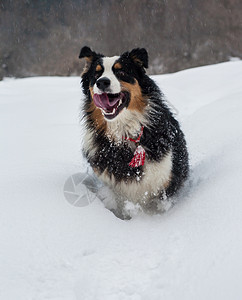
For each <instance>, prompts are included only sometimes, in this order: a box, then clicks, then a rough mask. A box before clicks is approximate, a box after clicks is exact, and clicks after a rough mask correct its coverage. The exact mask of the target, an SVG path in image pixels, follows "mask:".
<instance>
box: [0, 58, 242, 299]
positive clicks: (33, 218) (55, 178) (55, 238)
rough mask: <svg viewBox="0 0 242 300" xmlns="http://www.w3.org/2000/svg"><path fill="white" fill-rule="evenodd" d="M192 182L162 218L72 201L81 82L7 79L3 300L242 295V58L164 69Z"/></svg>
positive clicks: (80, 166)
mask: <svg viewBox="0 0 242 300" xmlns="http://www.w3.org/2000/svg"><path fill="white" fill-rule="evenodd" d="M154 79H155V81H157V82H158V83H159V85H160V87H161V88H162V89H163V91H164V92H165V93H166V95H167V98H168V99H169V101H170V102H171V103H172V104H173V105H174V106H175V107H176V108H177V110H178V111H179V114H178V118H179V119H180V121H181V124H182V128H183V130H184V132H185V134H186V137H187V141H188V146H189V151H190V157H191V170H192V172H191V178H190V181H189V182H188V183H187V185H186V187H185V188H184V190H183V192H182V194H181V195H180V196H179V198H180V199H179V200H180V201H179V203H178V204H177V205H176V206H175V207H174V208H173V209H171V210H170V211H168V212H167V213H166V214H164V215H161V216H144V215H138V216H136V217H135V218H133V219H132V220H130V221H122V220H120V219H117V218H116V217H115V216H114V215H113V214H112V213H111V212H110V211H108V210H107V209H105V208H104V206H103V204H102V203H101V202H100V201H98V200H95V201H94V202H93V203H92V204H90V205H89V206H86V207H81V208H78V207H75V206H71V205H70V204H69V203H68V202H67V201H66V200H65V198H64V195H63V185H64V183H65V181H66V179H67V178H68V177H69V176H70V175H72V174H75V173H77V172H80V171H85V168H86V164H85V162H84V161H83V160H82V157H81V154H80V135H81V134H80V132H81V129H80V126H79V124H78V113H79V104H80V98H81V92H80V88H79V81H80V79H79V78H73V77H72V78H58V77H54V78H53V77H52V78H47V77H42V78H41V77H39V78H27V79H19V80H10V79H6V80H4V81H3V82H0V197H1V198H0V200H1V201H0V299H1V300H3V299H4V300H16V299H18V300H30V299H31V300H32V299H33V300H37V299H38V300H43V299H51V300H61V299H63V300H73V299H78V300H83V299H84V300H85V299H87V300H89V299H93V300H94V299H95V300H96V299H97V300H99V299H100V300H103V299H105V300H116V299H119V300H123V299H124V300H125V299H129V300H131V299H132V300H141V299H142V300H146V299H151V300H160V299H165V300H170V299H172V300H173V299H174V300H175V299H186V300H189V299H191V300H194V299H196V300H197V299H211V300H214V299H215V300H216V299H219V300H223V299H224V300H225V299H226V300H227V299H233V300H239V299H242V285H241V278H242V155H241V153H242V62H241V61H237V62H229V63H223V64H218V65H213V66H208V67H202V68H196V69H191V70H186V71H182V72H179V73H176V74H171V75H163V76H155V77H154Z"/></svg>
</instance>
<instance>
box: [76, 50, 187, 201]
mask: <svg viewBox="0 0 242 300" xmlns="http://www.w3.org/2000/svg"><path fill="white" fill-rule="evenodd" d="M85 56H88V57H89V58H90V57H92V62H91V64H90V67H89V69H88V70H87V71H86V72H85V73H84V74H83V76H82V87H83V92H84V94H85V95H86V100H85V104H84V118H85V121H86V126H87V128H88V129H89V130H91V131H92V132H93V134H94V144H95V146H96V147H97V149H98V150H97V152H96V153H95V155H94V156H90V153H89V151H87V152H86V153H85V156H86V157H87V159H88V161H89V163H90V164H91V166H92V167H93V168H95V169H96V170H98V172H99V173H102V172H103V171H104V170H107V171H108V174H109V175H110V177H111V176H113V177H114V178H115V180H116V181H117V182H120V181H122V180H123V181H125V182H126V183H128V182H131V181H139V182H141V181H142V177H143V176H144V173H143V167H142V166H140V167H137V168H132V167H130V166H129V162H130V161H131V159H132V157H133V149H131V148H130V146H129V143H128V142H127V141H125V140H124V141H122V142H121V143H119V144H117V143H115V142H114V141H111V140H110V139H109V138H108V137H107V136H106V135H105V132H104V131H103V130H101V129H100V130H98V129H97V128H96V127H95V124H94V122H93V121H92V119H91V118H90V114H91V112H90V109H89V108H90V103H91V96H90V90H89V87H90V86H93V85H94V84H95V82H96V80H97V78H99V77H100V76H101V74H102V71H99V73H98V72H96V66H97V65H98V64H100V65H102V57H103V55H101V54H96V53H95V52H93V51H91V49H90V48H88V47H84V48H83V49H82V50H81V53H80V57H85ZM119 62H120V63H121V65H122V69H121V70H115V69H113V72H114V73H115V75H116V77H117V78H118V79H120V80H122V81H126V82H129V83H131V84H132V83H134V82H135V80H137V81H138V83H139V86H140V87H141V90H142V95H143V97H144V98H145V99H149V100H148V101H149V103H148V104H149V105H150V107H151V108H152V109H151V111H150V113H149V114H148V116H147V117H148V120H149V121H148V124H149V126H146V127H145V128H144V132H143V135H142V137H141V140H140V144H141V145H142V146H143V147H144V149H145V151H146V160H147V162H159V161H161V160H162V158H163V157H164V156H165V155H166V154H167V153H168V152H169V151H170V150H172V154H173V155H172V164H173V166H172V178H171V180H170V184H169V186H168V187H167V188H166V194H167V196H171V195H173V194H174V193H175V192H176V191H177V190H178V189H179V187H180V186H181V185H182V183H183V182H184V180H185V179H186V178H187V176H188V173H189V165H188V152H187V147H186V142H185V138H184V134H183V132H182V131H181V129H180V126H179V123H178V122H177V120H176V119H175V118H174V117H173V115H172V113H171V112H170V110H169V109H168V107H167V105H166V104H165V101H164V96H163V94H162V92H161V91H160V89H159V88H158V87H157V85H156V84H155V83H154V81H153V80H152V79H150V78H149V77H148V76H147V75H146V74H145V68H147V67H148V54H147V52H146V50H145V49H134V50H132V51H131V52H125V53H124V54H123V55H121V56H120V58H119Z"/></svg>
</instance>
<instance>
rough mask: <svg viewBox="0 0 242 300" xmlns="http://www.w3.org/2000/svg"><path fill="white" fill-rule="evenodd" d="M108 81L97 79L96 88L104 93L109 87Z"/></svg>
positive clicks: (104, 78) (105, 78)
mask: <svg viewBox="0 0 242 300" xmlns="http://www.w3.org/2000/svg"><path fill="white" fill-rule="evenodd" d="M110 83H111V81H110V79H108V78H107V77H103V78H100V79H98V81H97V87H98V88H99V89H100V90H102V91H105V90H106V89H107V88H108V87H109V86H110Z"/></svg>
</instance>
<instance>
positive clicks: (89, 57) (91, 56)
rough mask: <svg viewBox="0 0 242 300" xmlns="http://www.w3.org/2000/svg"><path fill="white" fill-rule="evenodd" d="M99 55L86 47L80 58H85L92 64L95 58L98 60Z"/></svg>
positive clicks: (82, 50)
mask: <svg viewBox="0 0 242 300" xmlns="http://www.w3.org/2000/svg"><path fill="white" fill-rule="evenodd" d="M97 56H98V55H97V53H96V52H94V51H92V50H91V49H90V48H89V47H87V46H85V47H83V48H82V49H81V52H80V55H79V58H80V59H81V58H85V60H86V61H87V62H89V63H91V62H92V61H93V60H94V59H95V58H97Z"/></svg>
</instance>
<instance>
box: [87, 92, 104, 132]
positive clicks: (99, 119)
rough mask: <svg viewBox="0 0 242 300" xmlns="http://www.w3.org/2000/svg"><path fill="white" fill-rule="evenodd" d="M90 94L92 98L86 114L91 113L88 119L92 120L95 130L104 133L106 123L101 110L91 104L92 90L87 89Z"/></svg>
mask: <svg viewBox="0 0 242 300" xmlns="http://www.w3.org/2000/svg"><path fill="white" fill-rule="evenodd" d="M89 90H90V93H91V97H92V102H91V104H90V106H89V109H88V112H90V113H91V115H90V117H91V119H92V120H93V122H94V124H95V126H96V128H97V130H104V131H106V129H107V122H106V121H105V119H104V116H103V114H102V112H101V110H100V109H99V108H98V107H96V105H95V103H94V102H93V95H94V92H93V88H92V87H89Z"/></svg>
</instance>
